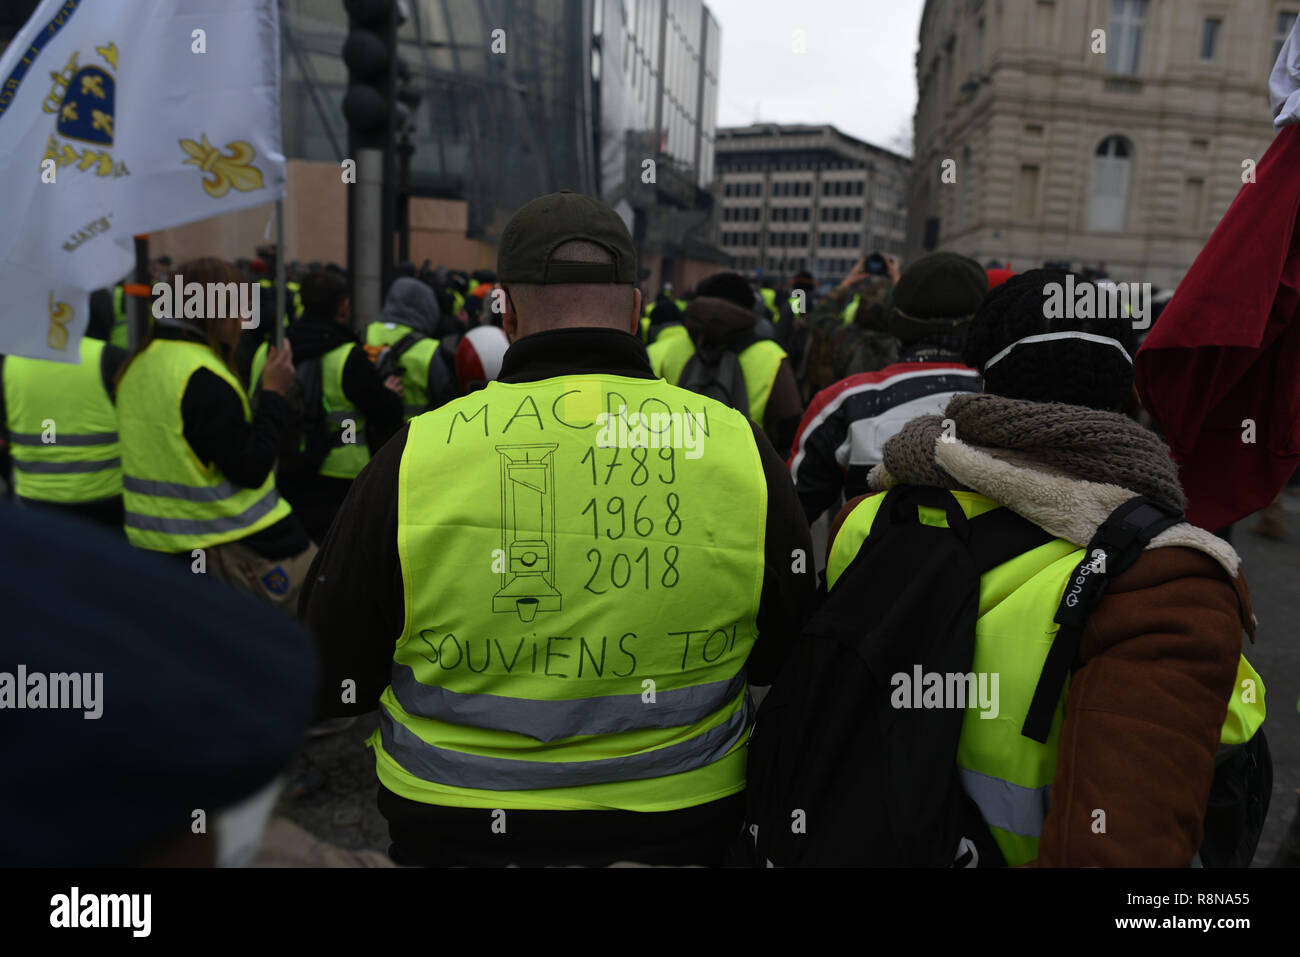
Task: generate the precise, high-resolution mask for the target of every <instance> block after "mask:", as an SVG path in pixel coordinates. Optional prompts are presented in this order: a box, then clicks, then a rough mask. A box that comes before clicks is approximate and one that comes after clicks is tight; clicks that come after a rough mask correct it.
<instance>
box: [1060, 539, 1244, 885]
mask: <svg viewBox="0 0 1300 957" xmlns="http://www.w3.org/2000/svg"><path fill="white" fill-rule="evenodd" d="M1243 628H1244V629H1246V631H1247V632H1248V633H1250V634H1251V637H1252V639H1253V637H1254V619H1253V616H1252V614H1251V610H1250V595H1249V592H1248V591H1247V589H1246V583H1245V580H1244V579H1243V577H1242V576H1241V575H1240V574H1238V575H1237V577H1236V578H1235V579H1234V580H1233V582H1232V583H1230V582H1229V579H1228V575H1227V572H1225V571H1224V569H1223V567H1222V566H1221V565H1219V563H1217V562H1216V561H1214V560H1213V559H1212V558H1210V557H1209V556H1208V555H1206V554H1204V553H1203V552H1199V551H1196V550H1194V549H1191V548H1184V547H1170V548H1157V549H1152V550H1149V551H1146V552H1143V554H1142V556H1141V557H1140V558H1139V559H1138V560H1137V561H1136V562H1135V563H1134V564H1133V566H1132V567H1131V568H1129V569H1128V571H1126V572H1124V573H1123V574H1122V575H1120V576H1118V577H1117V578H1115V579H1114V581H1112V582H1111V583H1110V587H1109V588H1108V589H1107V591H1106V595H1105V597H1104V598H1103V599H1102V601H1101V604H1100V605H1098V606H1097V609H1096V611H1094V612H1093V613H1092V615H1091V616H1090V617H1089V619H1088V623H1087V625H1086V626H1085V628H1084V632H1083V637H1082V641H1081V642H1080V648H1079V667H1078V670H1077V671H1075V673H1074V677H1073V679H1072V680H1071V684H1070V690H1069V694H1068V696H1067V697H1066V701H1065V722H1064V724H1063V726H1062V728H1061V738H1060V750H1059V752H1058V755H1057V764H1056V776H1055V778H1054V779H1053V781H1052V804H1051V810H1050V811H1049V813H1048V815H1047V819H1046V820H1045V821H1044V823H1043V834H1042V837H1041V839H1040V840H1039V844H1038V860H1037V862H1036V864H1037V866H1040V867H1053V866H1067V867H1124V866H1142V867H1186V866H1187V865H1188V864H1190V863H1191V861H1192V857H1193V856H1194V855H1195V854H1196V852H1197V850H1198V849H1199V848H1200V846H1201V836H1202V834H1201V825H1202V820H1203V818H1204V815H1205V808H1206V803H1207V802H1208V800H1209V795H1210V782H1211V781H1212V779H1213V777H1214V757H1215V754H1216V753H1217V752H1218V749H1219V736H1220V732H1221V730H1222V726H1223V719H1224V717H1225V716H1226V714H1227V710H1228V698H1229V696H1230V695H1231V694H1232V691H1233V682H1234V680H1235V676H1236V670H1237V657H1238V655H1240V654H1241V633H1242V629H1243ZM1098 811H1102V812H1104V813H1105V819H1104V820H1105V832H1104V833H1096V832H1095V828H1096V829H1099V828H1100V821H1101V820H1102V819H1101V816H1100V815H1098V814H1097V812H1098ZM1094 821H1097V822H1098V823H1097V824H1096V825H1094Z"/></svg>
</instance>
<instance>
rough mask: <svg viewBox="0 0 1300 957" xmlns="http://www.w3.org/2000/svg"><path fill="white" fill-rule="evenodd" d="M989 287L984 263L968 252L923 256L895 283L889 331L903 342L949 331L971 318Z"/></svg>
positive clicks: (945, 333) (944, 333)
mask: <svg viewBox="0 0 1300 957" xmlns="http://www.w3.org/2000/svg"><path fill="white" fill-rule="evenodd" d="M988 288H989V280H988V276H987V275H986V274H985V272H984V267H982V266H981V265H980V264H979V263H977V262H976V261H975V260H973V259H971V258H970V257H968V256H962V255H960V254H959V253H949V252H939V253H930V254H929V255H928V256H922V257H921V258H920V259H918V260H917V261H916V262H914V263H912V265H910V266H909V267H907V270H906V271H905V272H904V273H903V275H902V276H900V277H899V280H898V284H897V285H896V286H894V294H893V303H894V308H893V309H892V310H891V312H890V316H889V320H888V322H889V332H890V334H891V335H895V336H897V337H898V338H900V339H902V340H903V341H904V342H911V341H915V340H917V339H924V338H927V337H929V336H935V335H947V334H950V333H952V332H954V331H955V330H956V329H957V328H958V327H960V326H963V325H964V324H965V323H967V322H968V321H970V318H971V316H972V315H974V313H975V310H976V309H978V308H979V305H980V302H981V301H982V300H983V299H984V294H985V293H987V292H988Z"/></svg>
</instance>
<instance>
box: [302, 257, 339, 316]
mask: <svg viewBox="0 0 1300 957" xmlns="http://www.w3.org/2000/svg"><path fill="white" fill-rule="evenodd" d="M298 294H299V295H300V296H301V297H302V308H303V312H304V313H307V314H310V315H312V316H315V317H317V318H320V319H333V320H334V321H335V322H341V323H346V322H347V321H348V284H347V281H346V280H345V279H344V278H343V277H342V276H340V275H338V274H337V273H333V272H326V271H325V270H323V269H322V270H320V271H318V272H310V273H308V274H307V275H306V276H304V277H303V280H302V288H301V289H300V290H299V293H298Z"/></svg>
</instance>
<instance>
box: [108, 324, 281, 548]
mask: <svg viewBox="0 0 1300 957" xmlns="http://www.w3.org/2000/svg"><path fill="white" fill-rule="evenodd" d="M199 369H207V370H208V371H210V372H212V373H213V374H214V375H216V376H217V377H219V378H220V379H222V380H223V381H225V382H226V383H228V384H229V385H230V387H231V388H232V389H234V390H235V392H236V393H237V394H238V395H239V401H240V404H241V405H242V406H243V408H244V421H246V422H251V421H252V413H251V411H250V410H249V407H248V396H247V394H246V393H245V392H244V387H243V386H242V385H240V384H239V380H238V379H236V378H235V376H234V374H233V373H231V371H230V370H229V369H227V368H226V366H225V365H224V364H223V363H222V362H221V360H220V359H218V358H217V357H216V356H215V355H214V354H213V352H212V350H211V349H210V348H209V347H208V346H207V345H206V344H204V343H198V342H185V341H182V340H176V339H154V340H152V341H151V342H150V343H149V345H148V346H146V347H145V349H144V351H142V352H140V353H138V354H137V355H136V357H135V358H134V359H133V360H132V362H131V364H130V365H129V366H128V367H127V370H126V373H125V374H124V375H123V376H122V381H121V383H120V384H119V385H118V387H117V415H118V432H119V434H120V435H121V446H122V473H123V475H122V487H123V504H124V505H125V508H126V537H127V540H128V541H129V542H130V543H131V544H132V545H135V546H137V547H139V548H149V549H153V550H154V551H160V552H183V551H189V550H191V549H195V548H205V547H207V546H209V545H220V544H222V543H223V542H233V541H238V540H239V539H242V538H247V537H248V536H249V535H251V534H253V533H254V532H257V531H260V530H261V529H263V528H267V527H268V526H270V525H274V524H275V523H276V522H278V521H280V520H281V519H283V518H287V517H288V516H289V514H290V511H291V510H290V508H289V503H288V502H286V501H284V500H283V499H281V498H280V496H279V495H278V494H277V493H276V491H275V473H274V470H272V471H268V472H267V474H266V478H265V479H264V480H263V481H262V484H261V485H259V486H258V487H257V488H243V487H242V486H239V485H236V484H235V483H234V482H231V481H230V480H229V479H227V478H226V477H225V476H224V475H223V474H222V472H221V470H220V469H219V468H217V466H216V465H215V464H212V463H205V462H200V461H199V459H198V456H196V455H195V454H194V450H193V449H192V448H190V445H189V443H188V442H186V441H185V423H184V421H183V417H182V414H181V399H182V397H183V396H184V395H185V387H186V385H188V384H189V381H190V377H191V376H193V375H194V373H195V372H197V371H198V370H199Z"/></svg>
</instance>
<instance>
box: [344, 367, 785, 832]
mask: <svg viewBox="0 0 1300 957" xmlns="http://www.w3.org/2000/svg"><path fill="white" fill-rule="evenodd" d="M620 409H625V410H627V412H626V417H625V418H622V419H621V418H620V415H619V412H620ZM602 413H606V414H605V415H603V416H602ZM641 413H644V414H645V415H646V416H647V417H648V418H647V419H645V420H642V419H641V418H640V414H641ZM655 415H659V416H662V418H654V416H655ZM622 423H626V427H624V425H623V424H622ZM638 428H641V429H643V431H640V432H638ZM651 435H653V438H651V437H650V436H651ZM431 482H434V483H436V484H437V486H438V489H437V494H430V488H431V486H430V483H431ZM397 497H398V502H397V507H398V537H397V549H398V554H399V556H400V560H401V568H402V580H403V583H404V586H405V587H404V589H403V592H404V595H405V599H406V609H405V621H406V625H405V628H404V629H403V632H402V635H401V637H400V638H399V639H398V641H397V647H396V651H395V654H394V656H393V678H392V684H391V686H390V687H389V688H387V689H386V690H385V691H384V693H383V696H382V697H381V699H380V701H381V705H382V707H381V710H380V719H381V721H380V728H379V730H378V731H376V733H375V735H374V736H373V737H372V738H371V739H370V743H371V744H372V745H373V747H374V749H375V754H376V764H377V769H378V775H379V780H380V782H381V783H382V784H383V785H384V786H385V787H386V788H388V789H389V790H391V791H393V792H395V793H397V794H399V795H401V796H403V797H406V798H409V799H411V800H414V801H421V802H424V803H428V804H440V805H450V806H458V807H485V808H534V809H551V810H574V809H608V808H614V809H622V810H632V811H667V810H673V809H677V808H684V807H693V806H695V805H699V804H704V803H707V802H709V801H715V800H719V799H721V798H723V797H726V796H727V795H730V794H735V793H737V792H739V791H741V790H743V788H744V786H745V759H746V749H745V747H744V745H745V743H746V742H747V741H748V738H749V729H750V726H751V723H752V721H751V715H750V704H749V698H748V693H747V688H746V680H745V663H746V660H747V659H748V657H749V653H750V650H751V648H752V646H753V643H754V640H755V638H756V636H757V627H756V624H755V621H756V615H757V613H758V605H759V598H760V594H761V591H762V586H763V564H764V561H763V555H764V534H765V517H766V513H767V488H766V485H765V482H764V479H763V474H762V466H761V464H760V461H759V457H758V451H757V448H756V446H755V444H754V439H753V433H752V431H751V429H750V426H749V424H748V423H747V422H746V421H745V419H744V418H743V417H742V416H740V415H739V414H738V413H736V411H735V410H733V409H728V408H727V407H725V406H723V405H722V404H720V403H717V402H714V401H713V400H711V399H708V398H705V397H703V396H699V395H696V394H694V393H691V392H686V391H684V390H682V389H677V388H675V387H674V386H670V385H667V384H666V383H664V382H662V381H659V380H657V379H634V378H626V377H622V376H614V375H605V374H597V373H592V374H574V375H566V376H560V377H558V378H554V379H547V380H543V381H540V382H531V383H522V384H506V383H501V382H491V383H489V384H488V385H487V387H486V388H485V389H483V390H482V391H480V392H476V393H474V394H473V395H469V396H465V397H462V398H460V399H456V400H454V401H452V402H450V403H448V404H447V405H444V406H442V407H441V408H440V409H436V410H434V411H432V412H429V413H427V414H425V415H422V416H420V417H419V418H417V419H415V420H414V421H413V422H412V423H411V426H410V434H409V436H408V438H407V441H406V447H405V450H404V452H403V455H402V462H401V467H400V473H399V479H398V493H397Z"/></svg>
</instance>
